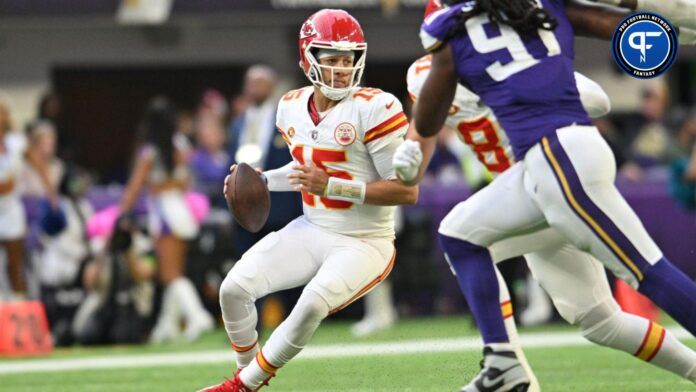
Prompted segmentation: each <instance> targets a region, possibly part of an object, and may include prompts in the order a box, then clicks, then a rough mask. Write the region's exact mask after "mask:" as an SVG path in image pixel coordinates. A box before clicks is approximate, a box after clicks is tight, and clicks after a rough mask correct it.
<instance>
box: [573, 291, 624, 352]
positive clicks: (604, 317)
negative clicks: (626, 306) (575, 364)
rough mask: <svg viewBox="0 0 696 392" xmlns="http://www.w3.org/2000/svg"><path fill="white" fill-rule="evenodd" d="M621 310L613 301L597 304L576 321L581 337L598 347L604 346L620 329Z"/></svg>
mask: <svg viewBox="0 0 696 392" xmlns="http://www.w3.org/2000/svg"><path fill="white" fill-rule="evenodd" d="M621 322H622V318H621V309H620V308H619V306H618V305H617V304H616V302H615V301H614V300H613V299H610V300H608V301H604V302H602V303H599V304H597V305H596V306H594V307H593V308H591V309H589V310H588V311H586V312H583V313H582V314H581V315H580V316H579V317H578V319H577V322H576V324H577V325H579V326H580V330H581V333H582V336H583V337H584V338H585V339H587V340H589V341H591V342H593V343H597V344H600V345H606V343H607V341H609V340H611V339H612V338H613V336H614V335H615V332H616V331H617V330H619V329H620V328H621Z"/></svg>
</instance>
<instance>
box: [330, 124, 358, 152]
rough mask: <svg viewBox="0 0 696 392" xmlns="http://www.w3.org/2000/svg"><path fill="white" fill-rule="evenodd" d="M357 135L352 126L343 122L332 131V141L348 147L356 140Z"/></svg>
mask: <svg viewBox="0 0 696 392" xmlns="http://www.w3.org/2000/svg"><path fill="white" fill-rule="evenodd" d="M357 137H358V133H357V131H356V130H355V127H354V126H353V124H351V123H348V122H344V123H340V124H338V126H337V127H336V129H335V130H334V140H336V143H338V144H340V145H341V146H343V147H346V146H350V145H351V144H353V142H355V139H357Z"/></svg>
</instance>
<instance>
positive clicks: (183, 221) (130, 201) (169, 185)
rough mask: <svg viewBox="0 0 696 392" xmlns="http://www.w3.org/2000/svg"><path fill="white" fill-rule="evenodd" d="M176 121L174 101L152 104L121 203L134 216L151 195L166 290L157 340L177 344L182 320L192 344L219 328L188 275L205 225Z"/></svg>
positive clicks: (153, 228)
mask: <svg viewBox="0 0 696 392" xmlns="http://www.w3.org/2000/svg"><path fill="white" fill-rule="evenodd" d="M176 120H177V117H176V112H175V111H174V108H173V107H172V105H171V104H170V103H169V101H168V100H166V99H164V98H155V99H153V100H152V101H151V102H150V104H149V105H148V108H147V111H146V114H145V118H144V120H143V123H142V129H141V131H142V134H143V140H142V145H141V147H140V151H139V153H138V156H137V158H136V162H135V165H134V168H133V173H132V174H131V178H130V180H129V181H128V185H127V186H126V189H125V192H124V194H123V196H122V198H121V202H120V210H121V212H122V213H129V212H130V211H131V210H132V209H133V206H134V204H135V202H136V200H137V198H138V196H139V194H140V192H141V190H143V189H144V188H147V189H148V190H149V193H150V195H149V198H148V218H149V231H150V234H151V235H152V236H153V237H154V238H155V251H156V254H157V261H158V267H159V268H158V278H159V281H160V283H161V284H162V285H163V286H164V287H165V289H164V294H163V298H162V309H161V311H160V314H159V318H158V320H157V325H156V326H155V329H154V331H153V333H152V335H151V338H152V340H153V341H154V342H163V341H168V340H172V339H175V338H176V337H177V336H178V334H179V332H180V331H179V327H180V317H181V316H183V318H184V321H185V330H184V334H185V336H186V338H187V339H188V340H195V339H197V338H198V337H199V336H200V335H201V334H202V333H203V332H205V331H208V330H210V329H212V328H213V319H212V317H211V316H210V314H208V312H207V311H206V310H205V309H204V308H203V305H202V303H201V300H200V298H199V296H198V293H197V292H196V289H195V287H194V286H193V284H192V283H191V281H190V280H189V279H188V277H186V275H185V274H184V267H185V258H186V253H187V242H186V241H187V240H191V239H193V238H195V237H196V235H197V234H198V230H199V225H198V223H197V221H196V219H195V218H194V216H193V213H192V212H191V210H190V209H189V207H188V205H187V203H186V200H185V192H186V190H187V189H188V188H189V182H190V172H189V169H188V165H187V161H186V158H185V157H184V152H183V151H182V148H185V147H182V144H183V143H180V142H179V139H176V138H175V132H176V126H177V123H176Z"/></svg>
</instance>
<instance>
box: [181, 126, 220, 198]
mask: <svg viewBox="0 0 696 392" xmlns="http://www.w3.org/2000/svg"><path fill="white" fill-rule="evenodd" d="M189 164H190V165H191V169H192V170H193V174H194V178H195V180H196V184H195V187H196V188H197V189H198V190H200V191H201V192H203V193H205V194H206V195H207V196H208V198H209V199H210V201H211V204H212V205H214V206H216V207H220V208H226V204H225V203H226V202H225V198H224V196H223V195H222V191H221V189H222V183H223V181H224V180H225V176H227V174H228V173H229V167H230V156H229V155H228V154H227V151H226V150H225V130H224V127H223V124H222V122H220V121H219V120H218V119H216V118H213V117H211V116H208V117H202V118H201V119H200V121H199V122H198V129H197V131H196V149H195V150H194V152H193V155H192V157H191V160H190V162H189Z"/></svg>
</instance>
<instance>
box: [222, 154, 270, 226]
mask: <svg viewBox="0 0 696 392" xmlns="http://www.w3.org/2000/svg"><path fill="white" fill-rule="evenodd" d="M227 207H229V209H230V211H231V212H232V215H233V216H234V219H235V220H236V221H237V222H238V223H239V225H240V226H242V227H243V228H245V229H246V230H248V231H250V232H252V233H256V232H258V231H259V230H261V228H262V227H263V225H264V224H266V220H267V219H268V213H269V212H270V211H271V194H270V193H269V192H268V186H266V181H265V180H264V179H263V178H262V177H261V176H260V175H259V173H257V172H256V170H254V169H253V168H252V167H251V166H249V165H247V164H246V163H240V164H238V165H237V167H235V169H234V170H233V171H232V173H230V176H229V178H228V180H227Z"/></svg>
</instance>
